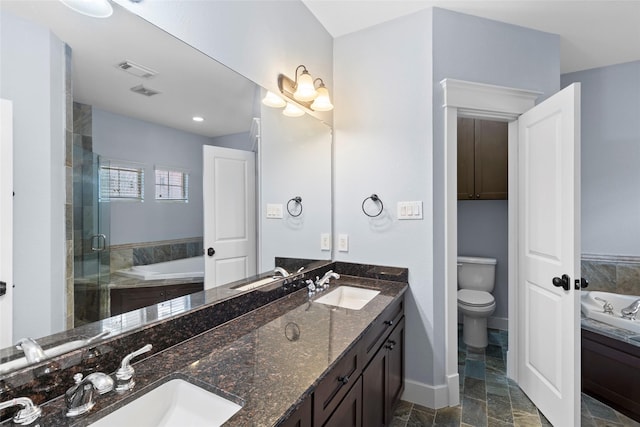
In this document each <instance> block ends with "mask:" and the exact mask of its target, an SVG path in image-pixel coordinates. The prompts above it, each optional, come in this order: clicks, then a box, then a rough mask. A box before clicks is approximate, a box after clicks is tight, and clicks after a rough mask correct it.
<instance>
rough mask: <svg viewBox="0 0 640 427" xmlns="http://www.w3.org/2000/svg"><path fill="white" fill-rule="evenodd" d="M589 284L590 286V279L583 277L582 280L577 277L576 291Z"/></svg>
mask: <svg viewBox="0 0 640 427" xmlns="http://www.w3.org/2000/svg"><path fill="white" fill-rule="evenodd" d="M587 286H589V281H588V280H587V279H585V278H584V277H581V278H580V280H578V279H576V291H579V290H580V289H582V288H586V287H587Z"/></svg>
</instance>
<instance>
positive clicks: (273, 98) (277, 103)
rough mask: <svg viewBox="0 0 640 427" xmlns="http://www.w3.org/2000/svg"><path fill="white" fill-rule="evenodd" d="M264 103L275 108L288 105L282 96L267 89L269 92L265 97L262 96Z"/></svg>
mask: <svg viewBox="0 0 640 427" xmlns="http://www.w3.org/2000/svg"><path fill="white" fill-rule="evenodd" d="M262 103H263V104H264V105H266V106H267V107H273V108H282V107H284V106H285V105H287V103H286V102H285V100H284V99H282V98H280V97H279V96H278V95H276V94H275V93H273V92H271V91H267V94H266V95H265V96H264V98H262Z"/></svg>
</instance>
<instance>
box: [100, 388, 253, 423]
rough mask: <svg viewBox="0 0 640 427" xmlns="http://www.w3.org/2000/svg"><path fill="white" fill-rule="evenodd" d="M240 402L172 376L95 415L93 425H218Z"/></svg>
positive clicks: (237, 407) (237, 409) (238, 408)
mask: <svg viewBox="0 0 640 427" xmlns="http://www.w3.org/2000/svg"><path fill="white" fill-rule="evenodd" d="M240 408H241V406H240V405H237V404H235V403H233V402H231V401H229V400H227V399H225V398H222V397H220V396H218V395H216V394H214V393H211V392H209V391H207V390H205V389H203V388H200V387H198V386H196V385H193V384H191V383H190V382H188V381H184V380H181V379H174V380H171V381H167V382H166V383H164V384H162V385H161V386H159V387H157V388H154V389H153V390H151V391H150V392H149V393H147V394H144V395H143V396H141V397H139V398H138V399H136V400H134V401H133V402H131V403H129V404H127V405H125V406H123V407H122V408H120V409H118V410H116V411H114V412H112V413H110V414H109V415H107V416H106V417H104V418H101V419H99V420H98V421H96V422H95V423H93V424H91V425H92V426H97V427H113V426H118V427H129V426H130V427H169V426H175V427H182V426H191V427H199V426H203V427H204V426H214V427H215V426H220V425H222V424H223V423H224V422H225V421H227V420H228V419H229V418H231V417H232V416H233V414H235V413H236V412H238V411H239V410H240Z"/></svg>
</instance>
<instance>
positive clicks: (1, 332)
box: [0, 99, 13, 348]
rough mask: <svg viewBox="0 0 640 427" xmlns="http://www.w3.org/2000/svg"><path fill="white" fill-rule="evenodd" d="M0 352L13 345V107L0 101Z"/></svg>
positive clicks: (2, 100) (7, 102)
mask: <svg viewBox="0 0 640 427" xmlns="http://www.w3.org/2000/svg"><path fill="white" fill-rule="evenodd" d="M0 273H1V274H0V280H1V281H3V282H6V284H7V293H6V294H5V295H4V296H0V299H1V300H0V348H4V347H9V346H11V345H12V344H13V103H12V101H9V100H7V99H0Z"/></svg>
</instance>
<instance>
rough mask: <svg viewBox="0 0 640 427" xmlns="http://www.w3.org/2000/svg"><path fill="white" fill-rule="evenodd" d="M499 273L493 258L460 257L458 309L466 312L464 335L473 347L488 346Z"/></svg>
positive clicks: (464, 313)
mask: <svg viewBox="0 0 640 427" xmlns="http://www.w3.org/2000/svg"><path fill="white" fill-rule="evenodd" d="M495 277H496V260H495V259H494V258H480V257H466V256H459V257H458V310H459V311H460V313H462V315H463V316H464V325H463V327H462V338H463V341H464V343H465V344H467V345H469V346H471V347H477V348H485V347H486V346H487V344H488V339H487V318H488V317H489V316H491V315H492V314H493V312H494V310H495V309H496V301H495V299H494V298H493V295H491V291H493V286H494V284H495Z"/></svg>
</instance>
